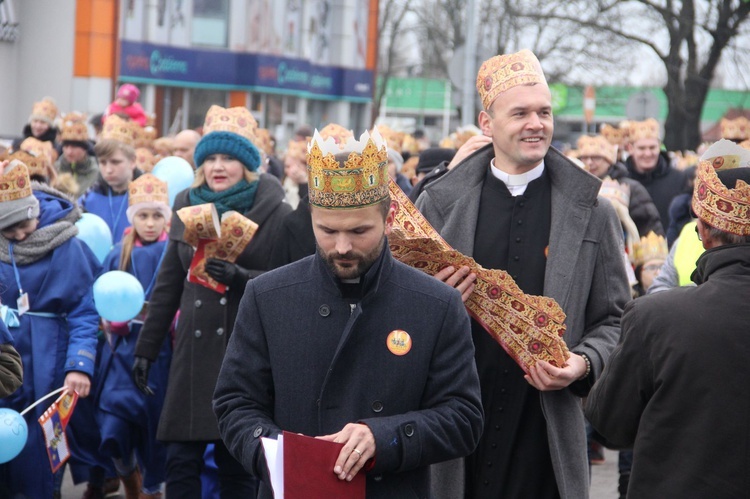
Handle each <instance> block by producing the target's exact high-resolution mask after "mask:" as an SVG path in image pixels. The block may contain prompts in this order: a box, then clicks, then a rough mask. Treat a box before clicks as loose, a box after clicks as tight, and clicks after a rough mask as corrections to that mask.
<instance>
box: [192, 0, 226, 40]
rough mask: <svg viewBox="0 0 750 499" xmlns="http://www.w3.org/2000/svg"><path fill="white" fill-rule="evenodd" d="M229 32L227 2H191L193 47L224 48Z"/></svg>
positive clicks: (201, 0)
mask: <svg viewBox="0 0 750 499" xmlns="http://www.w3.org/2000/svg"><path fill="white" fill-rule="evenodd" d="M228 32H229V0H193V23H192V30H191V41H192V43H193V45H202V46H209V47H226V46H227V40H228V39H229V36H228Z"/></svg>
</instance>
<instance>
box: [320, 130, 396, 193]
mask: <svg viewBox="0 0 750 499" xmlns="http://www.w3.org/2000/svg"><path fill="white" fill-rule="evenodd" d="M344 158H345V159H344ZM307 172H308V178H309V181H308V189H309V196H310V204H312V205H315V206H320V207H322V208H362V207H364V206H370V205H373V204H376V203H378V202H380V201H382V200H383V199H385V198H386V197H388V196H389V192H388V148H387V146H386V143H385V139H383V137H382V136H381V135H380V132H378V129H377V128H375V129H373V131H372V133H370V132H365V133H363V134H362V135H361V136H360V138H359V140H355V139H354V137H349V139H348V140H347V141H346V143H345V144H343V145H341V144H337V143H336V141H335V140H334V139H333V137H329V138H327V139H323V138H322V137H321V136H320V133H319V132H318V131H317V130H315V134H314V135H313V138H312V140H311V141H310V143H309V144H308V146H307Z"/></svg>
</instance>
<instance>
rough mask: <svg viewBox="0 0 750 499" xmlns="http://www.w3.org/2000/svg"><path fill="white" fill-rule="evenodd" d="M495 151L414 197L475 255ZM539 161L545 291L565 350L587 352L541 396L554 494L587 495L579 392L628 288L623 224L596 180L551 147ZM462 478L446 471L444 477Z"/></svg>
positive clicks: (595, 369)
mask: <svg viewBox="0 0 750 499" xmlns="http://www.w3.org/2000/svg"><path fill="white" fill-rule="evenodd" d="M493 156H494V151H493V148H492V144H489V145H487V146H485V147H483V148H481V149H479V150H477V151H476V152H474V153H473V154H472V155H470V156H469V157H467V158H466V159H465V160H464V161H462V162H461V163H460V164H458V165H457V166H456V167H455V168H453V169H452V170H451V171H450V172H448V173H446V174H445V175H443V176H442V177H440V178H439V179H437V180H435V181H434V182H432V183H430V184H428V185H427V187H426V188H425V190H424V192H423V193H422V194H421V195H420V197H419V199H418V200H417V208H419V209H420V210H421V211H422V213H423V214H424V216H425V217H426V218H427V220H429V222H430V223H431V224H432V226H433V227H435V229H436V230H437V231H439V232H440V235H442V236H443V238H445V240H446V241H447V242H448V244H450V245H451V246H453V247H454V248H455V249H457V250H458V251H460V252H461V253H463V254H465V255H468V256H472V255H473V254H474V236H475V234H474V232H475V229H476V226H477V218H478V213H479V201H480V195H481V192H482V186H483V183H484V179H485V174H486V172H487V168H488V165H489V164H490V160H491V159H492V158H493ZM544 165H545V171H546V172H547V174H548V175H549V179H550V182H551V184H552V187H551V191H552V192H551V203H552V204H551V207H552V209H551V216H552V219H551V225H550V227H551V229H550V234H549V257H548V260H547V265H546V268H545V275H544V296H549V297H551V298H554V299H555V300H556V301H557V302H558V303H559V304H560V306H561V307H562V309H563V310H564V311H565V313H566V315H567V318H566V320H565V324H566V326H567V330H566V332H565V336H564V338H565V342H566V343H567V344H568V347H569V348H570V350H571V351H573V352H575V353H578V354H582V353H585V354H586V355H587V356H588V358H589V359H590V360H591V374H590V376H589V377H588V378H587V379H586V380H584V381H579V382H576V383H573V384H572V385H570V386H569V387H568V388H566V389H564V390H553V391H547V392H542V393H540V396H541V403H542V409H543V411H544V415H545V417H546V420H547V437H548V440H549V446H550V452H551V458H552V466H553V469H554V471H555V477H556V479H557V485H558V489H559V492H560V496H561V497H562V498H563V499H566V498H571V499H573V498H574V499H581V498H586V497H588V490H589V479H588V460H587V457H586V435H585V431H584V420H583V410H582V408H581V399H580V397H581V396H584V395H585V394H586V392H587V391H588V389H589V388H590V386H591V384H593V381H595V380H596V379H597V377H598V376H599V375H600V373H601V372H602V369H603V367H604V364H605V362H606V361H607V359H608V358H609V354H610V352H611V351H612V349H613V348H614V347H615V344H616V343H617V339H618V338H619V334H620V316H621V314H622V310H623V308H624V306H625V303H626V302H627V301H628V299H629V298H630V289H629V286H628V282H627V278H626V276H625V267H624V265H623V260H622V255H623V252H624V249H623V242H622V229H621V227H620V222H619V220H618V219H617V215H616V214H615V212H614V209H613V208H612V205H611V204H610V203H609V202H608V201H607V200H606V199H598V198H597V195H598V193H599V188H600V187H601V182H600V181H599V179H597V178H596V177H594V176H593V175H591V174H589V173H587V172H585V171H584V170H582V169H581V168H579V167H577V166H575V165H574V164H573V163H571V162H570V161H569V160H568V159H567V158H565V157H564V156H563V155H562V154H560V152H558V151H557V150H555V149H553V148H550V149H549V151H548V152H547V155H546V156H545V157H544ZM480 381H481V380H480ZM486 410H489V408H486ZM487 458H488V459H486V461H487V460H491V456H487ZM460 478H461V477H460V475H459V476H452V477H451V478H450V481H451V482H452V483H455V482H456V481H457V480H458V481H460ZM440 487H441V488H446V487H448V485H447V484H443V485H441V486H440ZM441 497H450V496H449V495H445V494H443V495H441Z"/></svg>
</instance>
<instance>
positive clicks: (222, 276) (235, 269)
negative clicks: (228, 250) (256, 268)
mask: <svg viewBox="0 0 750 499" xmlns="http://www.w3.org/2000/svg"><path fill="white" fill-rule="evenodd" d="M206 272H207V273H208V275H210V276H211V277H213V278H214V279H216V280H217V281H219V282H220V283H222V284H226V285H227V286H234V287H236V288H238V289H245V285H246V284H247V281H248V280H249V279H250V271H249V270H247V269H245V268H243V267H240V266H239V265H237V264H236V263H231V262H227V261H224V260H219V259H217V258H209V259H208V260H206Z"/></svg>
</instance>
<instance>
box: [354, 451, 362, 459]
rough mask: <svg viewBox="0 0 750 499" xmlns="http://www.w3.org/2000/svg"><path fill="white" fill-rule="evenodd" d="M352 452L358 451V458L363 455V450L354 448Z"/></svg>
mask: <svg viewBox="0 0 750 499" xmlns="http://www.w3.org/2000/svg"><path fill="white" fill-rule="evenodd" d="M352 452H356V453H357V459H359V458H360V457H362V451H361V450H359V449H354V450H353V451H352Z"/></svg>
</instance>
